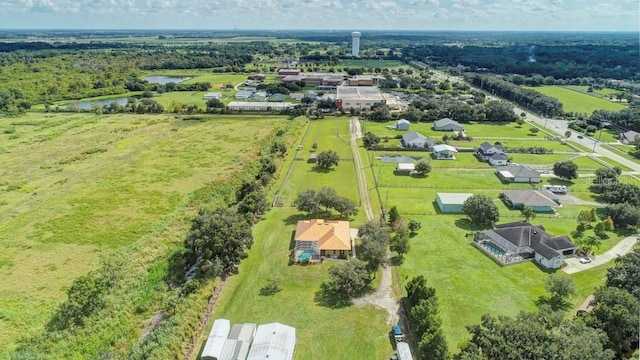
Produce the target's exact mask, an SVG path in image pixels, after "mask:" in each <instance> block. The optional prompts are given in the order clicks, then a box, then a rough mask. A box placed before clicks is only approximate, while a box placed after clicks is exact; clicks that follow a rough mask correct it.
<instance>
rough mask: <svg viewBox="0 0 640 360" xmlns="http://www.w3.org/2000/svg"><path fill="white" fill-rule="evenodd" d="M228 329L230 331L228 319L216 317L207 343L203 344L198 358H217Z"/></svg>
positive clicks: (212, 359) (203, 359)
mask: <svg viewBox="0 0 640 360" xmlns="http://www.w3.org/2000/svg"><path fill="white" fill-rule="evenodd" d="M229 331H231V322H230V321H229V320H227V319H217V320H216V321H214V322H213V326H212V327H211V332H210V333H209V338H207V343H206V344H205V345H204V349H203V350H202V354H201V355H200V360H219V359H220V357H221V356H222V350H223V348H224V344H225V342H226V341H227V336H228V335H229Z"/></svg>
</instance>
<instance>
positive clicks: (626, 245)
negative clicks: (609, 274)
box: [562, 235, 639, 274]
mask: <svg viewBox="0 0 640 360" xmlns="http://www.w3.org/2000/svg"><path fill="white" fill-rule="evenodd" d="M638 237H639V235H633V236H629V237H627V238H624V239H622V240H621V241H620V242H619V243H617V244H616V246H614V247H612V248H611V250H609V251H607V252H605V253H604V254H601V255H597V256H596V257H595V259H593V260H592V261H591V262H590V263H588V264H581V263H580V258H577V257H576V258H571V259H566V260H565V262H566V263H567V266H565V267H564V268H563V269H562V271H564V272H566V273H567V274H574V273H577V272H580V271H584V270H588V269H591V268H594V267H596V266H600V265H602V264H605V263H607V262H609V261H611V260H613V259H615V258H617V257H618V256H622V255H625V254H627V253H630V252H631V251H632V250H633V247H634V245H635V244H636V243H637V242H638Z"/></svg>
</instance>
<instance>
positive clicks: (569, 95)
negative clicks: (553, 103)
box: [530, 86, 626, 115]
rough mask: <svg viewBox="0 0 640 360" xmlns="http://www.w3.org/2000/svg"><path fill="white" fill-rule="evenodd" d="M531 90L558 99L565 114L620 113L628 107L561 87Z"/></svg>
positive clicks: (541, 87)
mask: <svg viewBox="0 0 640 360" xmlns="http://www.w3.org/2000/svg"><path fill="white" fill-rule="evenodd" d="M530 89H532V90H535V91H538V92H540V93H542V94H544V95H546V96H550V97H554V98H556V99H558V101H560V102H561V103H562V106H563V110H564V112H573V113H581V114H587V115H591V113H593V112H594V111H595V110H611V111H619V110H622V109H624V108H626V106H625V105H623V104H621V103H618V102H612V101H610V100H608V99H603V98H600V97H598V96H591V95H587V94H584V93H582V92H579V91H575V90H570V89H567V88H564V87H561V86H539V87H532V88H530Z"/></svg>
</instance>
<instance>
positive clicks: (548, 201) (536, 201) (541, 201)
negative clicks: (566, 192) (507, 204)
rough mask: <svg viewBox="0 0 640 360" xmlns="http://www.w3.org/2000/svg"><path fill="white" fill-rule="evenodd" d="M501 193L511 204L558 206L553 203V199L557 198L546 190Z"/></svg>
mask: <svg viewBox="0 0 640 360" xmlns="http://www.w3.org/2000/svg"><path fill="white" fill-rule="evenodd" d="M502 193H503V194H504V196H505V197H506V198H507V199H509V201H511V202H512V203H517V204H523V205H525V206H549V207H551V208H556V207H558V204H557V203H556V202H555V201H553V198H557V196H555V195H553V193H551V192H549V191H546V190H503V191H502Z"/></svg>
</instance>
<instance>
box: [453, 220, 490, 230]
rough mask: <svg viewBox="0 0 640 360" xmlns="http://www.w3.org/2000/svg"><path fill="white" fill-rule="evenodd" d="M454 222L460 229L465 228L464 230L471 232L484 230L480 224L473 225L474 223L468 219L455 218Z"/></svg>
mask: <svg viewBox="0 0 640 360" xmlns="http://www.w3.org/2000/svg"><path fill="white" fill-rule="evenodd" d="M454 223H455V224H456V226H457V227H458V228H460V229H462V230H466V231H472V232H476V231H480V230H485V229H483V228H482V227H480V226H477V225H475V224H474V223H472V222H471V220H469V219H457V220H456V221H454Z"/></svg>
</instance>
